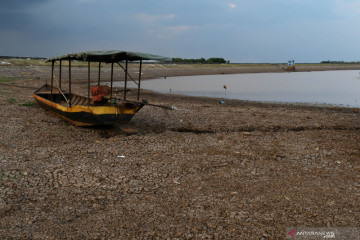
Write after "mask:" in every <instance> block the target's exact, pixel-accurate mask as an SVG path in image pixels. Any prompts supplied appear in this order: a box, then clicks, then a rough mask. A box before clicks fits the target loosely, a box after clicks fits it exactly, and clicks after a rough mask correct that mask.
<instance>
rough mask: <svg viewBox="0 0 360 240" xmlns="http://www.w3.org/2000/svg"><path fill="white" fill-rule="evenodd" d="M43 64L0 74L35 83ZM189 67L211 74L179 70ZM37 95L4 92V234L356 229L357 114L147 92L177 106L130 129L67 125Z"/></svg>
mask: <svg viewBox="0 0 360 240" xmlns="http://www.w3.org/2000/svg"><path fill="white" fill-rule="evenodd" d="M147 68H149V69H145V71H146V72H144V75H146V76H149V78H150V77H154V76H155V77H156V76H157V77H162V76H166V75H163V74H168V73H170V69H168V68H170V67H167V66H164V69H162V70H155V66H154V67H151V66H148V67H147ZM158 68H159V67H158ZM48 70H49V67H43V66H32V67H31V66H25V67H24V66H19V67H5V68H3V66H0V76H8V77H10V76H13V77H17V78H15V79H11V80H9V81H7V82H6V83H7V84H12V83H13V84H15V85H21V86H26V87H39V86H41V85H42V84H43V83H44V80H45V79H46V78H47V77H48V75H49V74H48ZM332 70H334V69H332ZM76 71H77V72H76ZM82 71H84V70H83V69H81V68H78V70H75V72H74V74H75V75H76V74H78V75H77V76H79V79H80V76H81V74H82ZM217 71H220V72H221V71H223V69H218V70H217ZM232 71H233V70H232ZM247 71H249V69H248V70H247ZM262 71H264V69H263V70H262ZM195 72H197V73H199V74H200V73H203V72H204V73H205V69H201V70H199V69H197V70H191V71H188V70H186V71H184V69H182V70H181V69H180V70H179V68H178V70H177V72H176V71H175V73H173V74H175V75H176V74H189V75H195V74H194V73H195ZM21 73H29V74H27V75H25V74H23V79H22V77H21ZM226 73H228V72H226ZM229 73H230V70H229ZM207 74H214V72H213V71H209V72H208V73H207ZM175 75H174V76H175ZM80 82H81V81H80ZM76 87H77V88H80V87H81V84H78V85H77V86H76ZM32 91H33V89H31V88H18V87H14V86H9V85H1V89H0V112H1V115H0V120H1V123H2V124H1V125H0V133H1V142H0V152H1V155H0V238H1V239H11V238H14V239H24V238H28V239H69V238H72V239H205V238H208V239H254V238H260V239H261V238H262V239H284V238H286V237H287V232H286V229H287V228H288V227H291V226H307V227H358V223H359V221H360V213H359V211H358V209H359V208H360V190H359V186H358V183H359V181H360V162H359V159H360V145H359V142H360V113H359V112H358V111H356V109H342V108H330V107H328V108H324V107H309V106H293V105H285V104H263V103H255V102H246V101H238V100H229V101H227V103H226V104H219V103H218V101H217V100H216V99H211V98H196V97H187V96H177V95H163V94H156V93H152V92H149V91H143V96H142V98H144V99H147V100H148V101H149V102H151V103H155V104H164V105H168V106H176V108H177V110H175V111H166V110H163V109H158V108H154V107H150V106H146V107H144V108H143V109H142V110H141V111H140V112H139V113H138V114H137V115H136V116H135V117H134V119H133V121H132V125H133V126H135V127H137V129H138V133H137V134H133V135H127V134H126V133H123V132H122V131H121V130H120V129H119V128H116V127H113V128H79V127H75V126H72V125H69V124H68V123H67V122H65V121H63V120H62V119H59V118H58V117H56V116H54V115H52V114H50V113H49V112H46V111H44V110H43V109H41V108H40V107H39V106H37V105H36V104H31V103H33V102H34V101H33V99H32V97H31V94H32Z"/></svg>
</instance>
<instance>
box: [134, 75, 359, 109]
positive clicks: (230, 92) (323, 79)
mask: <svg viewBox="0 0 360 240" xmlns="http://www.w3.org/2000/svg"><path fill="white" fill-rule="evenodd" d="M141 85H142V88H144V89H148V90H152V91H156V92H161V93H170V92H171V93H173V94H182V95H190V96H206V97H213V98H225V99H226V98H228V99H241V100H251V101H266V102H288V103H295V102H299V103H311V104H331V105H342V106H349V107H360V74H359V71H320V72H291V73H250V74H226V75H205V76H204V75H202V76H187V77H168V78H166V79H164V78H162V79H155V80H147V81H142V84H141ZM224 85H225V86H226V89H225V88H224ZM225 101H226V100H225Z"/></svg>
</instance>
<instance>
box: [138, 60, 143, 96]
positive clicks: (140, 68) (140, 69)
mask: <svg viewBox="0 0 360 240" xmlns="http://www.w3.org/2000/svg"><path fill="white" fill-rule="evenodd" d="M141 71H142V59H141V60H140V67H139V83H138V94H137V100H138V101H139V99H140V85H141Z"/></svg>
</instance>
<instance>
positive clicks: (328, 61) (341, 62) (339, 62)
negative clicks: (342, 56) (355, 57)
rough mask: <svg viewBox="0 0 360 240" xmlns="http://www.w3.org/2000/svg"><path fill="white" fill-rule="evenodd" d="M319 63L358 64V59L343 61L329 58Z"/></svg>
mask: <svg viewBox="0 0 360 240" xmlns="http://www.w3.org/2000/svg"><path fill="white" fill-rule="evenodd" d="M320 63H324V64H327V63H332V64H359V63H360V61H357V62H345V61H330V60H327V61H322V62H320Z"/></svg>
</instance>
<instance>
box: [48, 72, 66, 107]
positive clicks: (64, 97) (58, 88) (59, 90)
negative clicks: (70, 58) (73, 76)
mask: <svg viewBox="0 0 360 240" xmlns="http://www.w3.org/2000/svg"><path fill="white" fill-rule="evenodd" d="M53 76H54V79H55V81H56V83H57V85H58V89H59V92H60V93H61V95H62V96H63V97H64V99H65V101H66V103H67V105H68V106H70V105H69V100H68V99H67V98H66V97H65V94H64V93H63V91H61V88H60V83H59V81H58V80H57V79H56V74H55V68H54V69H53ZM51 87H52V86H51Z"/></svg>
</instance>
